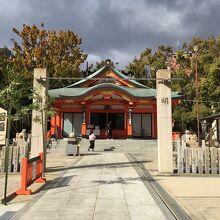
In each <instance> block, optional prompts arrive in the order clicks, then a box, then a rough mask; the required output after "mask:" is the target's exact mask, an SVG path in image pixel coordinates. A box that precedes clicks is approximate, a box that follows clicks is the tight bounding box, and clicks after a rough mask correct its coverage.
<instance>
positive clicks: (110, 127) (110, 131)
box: [107, 121, 112, 139]
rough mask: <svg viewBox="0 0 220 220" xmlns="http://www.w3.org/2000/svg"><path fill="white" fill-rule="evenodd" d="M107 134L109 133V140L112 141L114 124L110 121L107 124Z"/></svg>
mask: <svg viewBox="0 0 220 220" xmlns="http://www.w3.org/2000/svg"><path fill="white" fill-rule="evenodd" d="M107 132H108V139H112V122H111V121H109V122H108V124H107Z"/></svg>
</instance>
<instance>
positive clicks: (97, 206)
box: [0, 140, 220, 220]
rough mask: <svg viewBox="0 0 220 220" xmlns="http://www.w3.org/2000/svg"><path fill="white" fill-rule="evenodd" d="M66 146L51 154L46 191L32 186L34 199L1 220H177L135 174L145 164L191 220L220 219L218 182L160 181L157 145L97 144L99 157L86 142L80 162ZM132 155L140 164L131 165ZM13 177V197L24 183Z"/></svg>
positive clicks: (8, 209) (17, 204)
mask: <svg viewBox="0 0 220 220" xmlns="http://www.w3.org/2000/svg"><path fill="white" fill-rule="evenodd" d="M62 144H63V143H62V142H60V143H59V145H58V146H56V145H54V146H53V147H54V148H52V149H51V151H48V154H47V158H48V160H47V167H48V172H47V173H46V178H47V182H48V183H47V185H46V189H45V190H39V187H40V186H42V185H41V184H40V185H38V184H32V185H31V186H30V188H31V189H32V190H33V192H34V193H35V194H33V195H31V196H18V197H16V198H15V199H13V200H12V201H10V202H9V203H8V205H7V206H4V205H0V220H3V219H4V220H6V219H22V218H23V219H30V218H33V219H34V218H35V219H66V218H67V217H65V218H64V215H65V214H67V213H68V218H69V219H101V218H102V219H111V218H112V219H172V218H173V217H172V216H171V215H170V213H169V212H168V211H167V209H166V207H164V205H163V203H161V201H160V200H159V199H158V197H157V196H155V195H154V194H152V192H151V190H150V191H149V188H148V187H146V185H145V184H144V182H142V180H141V178H140V175H138V173H137V172H136V168H137V166H138V165H141V164H143V165H144V166H145V167H146V169H147V170H149V171H150V172H151V173H152V174H153V176H154V178H155V179H156V180H157V182H159V183H160V184H161V185H162V186H163V187H164V189H165V190H166V191H167V192H168V193H169V194H170V195H171V196H172V198H173V199H174V200H175V201H177V202H178V204H179V205H180V206H181V207H182V208H183V209H184V210H185V212H186V213H187V214H188V215H189V216H190V217H191V218H192V219H219V210H220V209H219V204H220V199H219V198H220V190H219V187H218V186H219V184H220V179H219V177H218V176H213V175H211V176H160V175H158V173H157V142H156V141H154V140H97V141H96V152H94V153H93V152H88V151H87V148H88V145H89V143H88V140H83V142H82V145H81V150H80V151H81V156H80V157H73V156H65V155H64V149H63V145H62ZM55 147H56V148H55ZM128 153H131V154H132V155H134V156H135V157H136V159H137V160H138V163H134V162H131V161H129V160H128V158H127V155H128ZM9 176H10V178H9V189H10V192H9V191H8V194H10V193H11V192H13V190H12V189H13V187H14V190H15V189H17V185H18V183H19V181H18V176H17V175H12V174H9ZM0 178H1V183H2V184H3V183H4V179H3V175H2V176H0ZM204 189H206V190H204ZM2 190H3V187H1V188H0V192H1V193H3V191H2ZM149 207H150V208H149ZM210 207H211V208H210ZM11 216H13V217H12V218H10V217H11ZM103 216H105V218H103ZM145 216H146V218H145ZM59 217H60V218H59ZM142 217H143V218H142ZM68 218H67V219H68Z"/></svg>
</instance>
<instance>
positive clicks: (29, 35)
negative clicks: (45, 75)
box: [12, 24, 87, 87]
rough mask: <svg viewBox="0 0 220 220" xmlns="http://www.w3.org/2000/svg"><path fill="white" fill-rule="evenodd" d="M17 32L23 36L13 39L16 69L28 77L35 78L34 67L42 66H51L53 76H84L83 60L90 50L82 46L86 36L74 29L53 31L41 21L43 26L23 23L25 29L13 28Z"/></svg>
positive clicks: (48, 68)
mask: <svg viewBox="0 0 220 220" xmlns="http://www.w3.org/2000/svg"><path fill="white" fill-rule="evenodd" d="M13 32H14V33H15V34H16V35H17V37H19V39H18V41H16V40H15V39H13V40H12V41H13V43H14V46H13V51H14V59H13V62H14V64H15V67H16V71H18V72H20V73H22V74H23V76H24V77H25V78H26V79H32V77H33V69H34V68H38V67H40V68H47V71H48V72H49V76H55V77H79V76H80V64H81V63H83V62H84V61H85V60H86V58H87V54H85V53H84V52H83V51H82V50H81V49H80V44H81V43H82V40H81V38H80V37H79V36H78V35H77V34H76V33H74V32H73V31H70V30H69V31H59V32H57V31H49V30H45V29H44V24H41V27H40V28H38V27H37V26H35V25H33V26H28V25H23V29H22V30H21V31H18V30H17V29H16V28H13ZM61 83H62V81H61ZM55 86H56V85H54V84H52V85H51V87H55ZM60 86H61V85H60V84H59V87H60Z"/></svg>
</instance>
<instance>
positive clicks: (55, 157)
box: [0, 149, 78, 220]
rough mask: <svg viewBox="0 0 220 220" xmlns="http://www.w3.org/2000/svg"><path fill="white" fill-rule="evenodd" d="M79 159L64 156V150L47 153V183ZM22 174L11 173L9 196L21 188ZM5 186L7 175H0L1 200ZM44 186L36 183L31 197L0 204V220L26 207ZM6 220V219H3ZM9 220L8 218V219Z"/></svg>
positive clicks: (19, 197)
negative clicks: (3, 216)
mask: <svg viewBox="0 0 220 220" xmlns="http://www.w3.org/2000/svg"><path fill="white" fill-rule="evenodd" d="M77 159H78V157H73V156H71V157H67V156H65V155H64V150H63V149H53V150H51V151H48V152H47V168H48V170H49V171H50V172H48V173H46V179H47V181H52V180H54V179H55V178H57V177H58V176H59V175H60V173H61V170H62V169H65V168H66V167H68V166H70V164H72V163H73V162H74V161H76V160H77ZM20 178H21V177H20V173H9V178H8V190H7V196H8V195H13V193H14V192H15V190H16V189H18V188H19V187H20ZM4 184H5V175H4V173H0V198H1V199H2V198H3V195H4ZM42 185H43V184H39V183H34V184H32V185H31V186H30V187H29V188H30V189H31V190H32V191H33V193H34V194H33V195H31V196H17V197H15V198H14V199H13V200H12V201H10V202H8V205H7V206H4V205H2V204H0V220H2V218H1V216H2V215H4V214H6V215H7V216H9V215H10V214H14V213H15V212H17V211H18V210H20V209H21V208H22V207H23V206H25V205H26V204H27V203H28V202H29V201H30V200H31V199H33V198H34V197H35V196H36V195H37V194H35V193H36V192H37V191H38V190H39V189H40V187H42ZM3 219H4V220H5V218H3ZM6 219H8V218H6Z"/></svg>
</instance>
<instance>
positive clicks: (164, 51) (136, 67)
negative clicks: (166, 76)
mask: <svg viewBox="0 0 220 220" xmlns="http://www.w3.org/2000/svg"><path fill="white" fill-rule="evenodd" d="M171 55H172V48H171V47H170V46H164V45H161V46H159V47H158V49H157V50H156V51H155V52H154V53H153V52H152V49H150V48H146V49H145V50H144V51H143V52H141V54H140V57H139V58H137V57H135V58H134V60H133V61H132V62H131V63H130V64H128V66H127V67H126V70H127V72H128V74H129V75H131V76H134V77H135V78H147V73H146V66H148V68H149V69H150V72H151V77H152V78H155V77H156V72H157V70H158V69H163V68H166V66H167V60H168V58H169V57H170V56H171ZM141 83H143V84H146V85H148V86H150V87H155V86H156V83H155V82H154V81H141Z"/></svg>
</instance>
